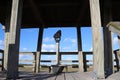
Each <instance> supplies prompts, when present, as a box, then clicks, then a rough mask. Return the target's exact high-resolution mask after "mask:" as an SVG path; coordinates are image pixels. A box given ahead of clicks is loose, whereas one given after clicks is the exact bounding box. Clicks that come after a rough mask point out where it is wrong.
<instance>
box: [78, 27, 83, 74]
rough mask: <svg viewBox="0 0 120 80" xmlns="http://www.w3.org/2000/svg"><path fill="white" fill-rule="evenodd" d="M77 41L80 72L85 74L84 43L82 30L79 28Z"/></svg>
mask: <svg viewBox="0 0 120 80" xmlns="http://www.w3.org/2000/svg"><path fill="white" fill-rule="evenodd" d="M77 39H78V40H77V41H78V59H79V71H80V72H84V69H83V53H82V41H81V28H80V27H77Z"/></svg>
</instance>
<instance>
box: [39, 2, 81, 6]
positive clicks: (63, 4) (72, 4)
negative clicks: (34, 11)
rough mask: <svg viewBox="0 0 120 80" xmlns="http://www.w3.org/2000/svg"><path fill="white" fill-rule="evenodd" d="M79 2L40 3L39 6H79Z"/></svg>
mask: <svg viewBox="0 0 120 80" xmlns="http://www.w3.org/2000/svg"><path fill="white" fill-rule="evenodd" d="M79 5H80V3H71V2H67V3H41V4H39V6H79Z"/></svg>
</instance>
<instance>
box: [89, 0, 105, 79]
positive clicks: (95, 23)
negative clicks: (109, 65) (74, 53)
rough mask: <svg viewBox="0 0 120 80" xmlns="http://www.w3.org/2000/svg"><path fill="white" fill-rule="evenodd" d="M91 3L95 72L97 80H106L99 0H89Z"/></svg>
mask: <svg viewBox="0 0 120 80" xmlns="http://www.w3.org/2000/svg"><path fill="white" fill-rule="evenodd" d="M89 2H90V13H91V24H92V38H93V53H94V54H93V55H94V56H93V61H94V72H95V73H96V77H97V79H104V78H105V76H104V52H103V43H102V41H103V40H102V32H101V18H100V17H101V16H100V6H99V0H89Z"/></svg>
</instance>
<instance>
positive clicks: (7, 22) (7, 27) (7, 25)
mask: <svg viewBox="0 0 120 80" xmlns="http://www.w3.org/2000/svg"><path fill="white" fill-rule="evenodd" d="M11 4H12V3H9V2H8V3H7V6H6V8H7V9H6V19H5V25H4V29H5V35H4V36H5V39H4V58H3V59H4V60H3V61H4V62H3V66H4V71H7V63H8V46H9V34H10V16H11V9H9V8H11Z"/></svg>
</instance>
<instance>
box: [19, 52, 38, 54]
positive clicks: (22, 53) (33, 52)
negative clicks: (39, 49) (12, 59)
mask: <svg viewBox="0 0 120 80" xmlns="http://www.w3.org/2000/svg"><path fill="white" fill-rule="evenodd" d="M19 54H36V52H19Z"/></svg>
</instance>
